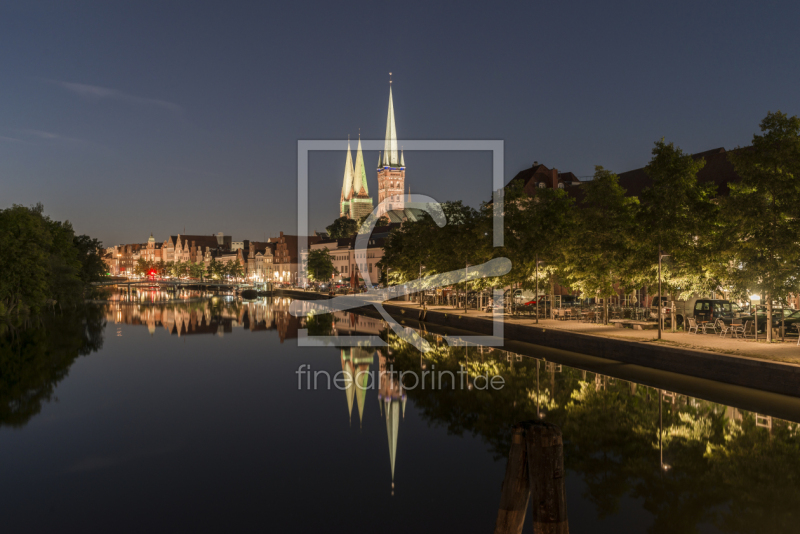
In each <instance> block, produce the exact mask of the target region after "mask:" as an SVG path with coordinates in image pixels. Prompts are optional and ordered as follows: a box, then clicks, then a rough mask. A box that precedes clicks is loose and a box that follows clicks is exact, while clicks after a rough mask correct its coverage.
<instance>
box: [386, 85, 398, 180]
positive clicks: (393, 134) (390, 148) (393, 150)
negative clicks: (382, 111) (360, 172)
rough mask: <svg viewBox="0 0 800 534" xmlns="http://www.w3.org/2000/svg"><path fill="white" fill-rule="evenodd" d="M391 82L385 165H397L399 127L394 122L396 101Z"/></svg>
mask: <svg viewBox="0 0 800 534" xmlns="http://www.w3.org/2000/svg"><path fill="white" fill-rule="evenodd" d="M391 83H392V82H391V81H390V82H389V114H388V115H387V117H386V141H385V142H384V144H383V165H384V166H385V167H397V165H398V163H399V161H398V158H397V128H396V127H395V124H394V103H393V102H392V86H391Z"/></svg>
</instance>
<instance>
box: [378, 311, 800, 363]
mask: <svg viewBox="0 0 800 534" xmlns="http://www.w3.org/2000/svg"><path fill="white" fill-rule="evenodd" d="M391 304H392V305H395V306H401V307H403V308H409V316H410V317H417V314H418V311H419V309H420V308H419V305H418V304H417V303H415V302H406V301H394V300H393V301H391ZM412 310H413V311H412ZM428 310H433V311H437V312H441V313H447V314H451V315H464V310H463V309H461V310H458V309H455V308H453V307H451V306H428ZM466 315H467V316H469V317H480V318H484V319H489V320H491V318H492V314H491V313H485V312H482V311H478V310H469V312H468V313H467V314H466ZM504 320H505V321H506V323H509V324H520V325H525V326H535V327H536V328H542V329H552V330H562V331H566V332H576V333H581V334H589V335H594V336H602V337H607V338H613V339H620V340H630V341H637V342H652V343H662V344H664V345H667V346H673V347H682V348H687V349H695V350H705V351H710V352H717V353H721V354H732V355H736V356H746V357H749V358H759V359H764V360H771V361H776V362H789V363H794V364H800V346H797V337H791V338H787V340H786V341H784V342H781V341H780V340H778V341H776V342H773V343H769V344H768V343H766V342H765V340H764V338H763V336H764V334H761V336H762V337H761V338H760V339H759V340H758V342H756V341H755V340H753V339H752V338H750V339H741V338H733V339H732V338H730V337H725V338H721V337H720V336H719V335H714V334H711V333H709V334H703V333H702V332H701V333H699V334H687V333H684V332H676V333H674V334H673V333H672V332H670V331H669V330H665V331H664V332H663V333H662V340H661V341H658V339H657V336H658V331H657V330H633V329H630V328H615V327H614V326H612V325H608V326H605V325H602V324H594V323H582V322H580V321H575V320H571V321H561V320H553V319H541V318H540V319H539V324H538V325H536V324H534V323H535V319H533V318H529V317H528V316H522V317H515V316H511V315H504Z"/></svg>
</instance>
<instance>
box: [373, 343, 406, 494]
mask: <svg viewBox="0 0 800 534" xmlns="http://www.w3.org/2000/svg"><path fill="white" fill-rule="evenodd" d="M378 354H379V355H380V388H379V390H378V401H379V403H380V405H381V408H382V410H381V414H382V415H383V416H384V417H385V418H386V435H387V437H388V439H389V463H390V465H391V469H392V495H394V466H395V460H396V458H397V434H398V431H399V429H400V419H401V418H402V417H404V416H405V412H406V394H405V391H403V386H402V385H401V384H400V381H399V380H397V377H396V376H395V374H394V373H390V372H389V371H390V369H389V366H388V363H387V359H386V356H384V355H383V354H382V353H380V352H379V353H378Z"/></svg>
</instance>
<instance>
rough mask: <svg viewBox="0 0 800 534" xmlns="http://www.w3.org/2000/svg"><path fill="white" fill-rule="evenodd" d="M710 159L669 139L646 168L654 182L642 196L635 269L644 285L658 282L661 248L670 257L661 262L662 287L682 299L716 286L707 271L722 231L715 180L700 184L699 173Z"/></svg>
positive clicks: (659, 143) (658, 145) (656, 149)
mask: <svg viewBox="0 0 800 534" xmlns="http://www.w3.org/2000/svg"><path fill="white" fill-rule="evenodd" d="M704 165H705V160H703V159H695V158H693V157H692V156H691V155H689V154H684V153H683V151H682V150H681V149H680V148H678V147H676V146H675V145H673V144H672V143H666V142H665V141H664V139H661V140H660V141H657V142H656V144H655V147H653V158H652V159H651V160H650V163H649V164H648V165H647V167H646V168H645V172H647V174H648V175H649V176H650V178H651V179H652V180H653V184H652V186H650V187H648V188H646V189H645V190H644V191H643V192H642V195H641V197H640V202H641V208H640V210H639V214H638V215H637V218H636V219H637V224H636V229H637V230H638V239H637V241H638V243H639V245H641V246H640V247H639V249H638V252H639V254H638V255H637V258H636V259H637V262H638V264H637V265H636V269H637V271H638V275H639V277H640V280H639V281H640V283H641V284H642V285H648V286H654V285H656V284H657V283H658V278H657V273H658V253H659V252H658V251H659V249H660V250H661V251H662V253H663V254H667V255H669V261H668V262H666V263H665V264H664V265H663V266H662V288H663V289H664V290H665V291H668V292H670V293H674V292H676V291H677V292H679V293H681V294H682V296H683V297H686V296H689V295H690V294H691V293H693V292H700V293H705V292H707V291H709V290H711V289H715V287H716V284H717V281H716V280H714V279H713V278H710V277H708V276H707V274H706V273H705V270H704V267H705V266H706V264H707V263H708V261H709V258H710V257H711V250H710V248H709V247H710V244H711V242H712V239H711V238H712V236H713V235H714V234H715V232H717V230H718V228H717V224H716V223H717V214H718V208H717V204H716V203H715V202H714V197H715V194H716V191H715V185H714V184H713V183H705V184H701V183H699V182H698V181H697V173H698V172H699V171H700V170H701V169H702V168H703V166H704Z"/></svg>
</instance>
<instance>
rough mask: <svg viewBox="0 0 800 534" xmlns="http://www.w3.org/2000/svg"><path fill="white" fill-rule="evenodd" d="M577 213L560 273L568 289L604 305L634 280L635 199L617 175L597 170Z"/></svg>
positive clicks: (583, 186)
mask: <svg viewBox="0 0 800 534" xmlns="http://www.w3.org/2000/svg"><path fill="white" fill-rule="evenodd" d="M581 188H582V189H583V198H582V200H581V202H580V204H579V205H578V207H579V209H578V210H576V225H577V228H576V231H575V232H573V233H572V234H571V236H570V238H569V239H567V240H566V241H565V247H564V257H563V258H564V259H563V268H562V271H563V273H564V274H565V275H566V277H567V279H568V280H569V282H570V285H571V286H572V287H574V288H576V289H579V290H580V291H581V292H582V293H583V295H584V296H585V297H591V296H597V297H599V298H602V299H604V301H605V305H606V313H605V314H604V316H605V319H604V320H605V321H607V320H608V313H607V312H608V299H609V298H610V297H612V296H614V295H616V294H617V292H616V287H615V286H617V287H619V286H625V284H626V283H627V282H628V281H629V280H630V279H631V278H632V268H631V260H632V257H633V255H634V252H635V250H636V246H637V245H636V239H635V237H636V236H635V224H636V214H637V211H638V208H639V200H638V199H637V198H636V197H629V196H626V195H625V189H624V188H623V187H622V186H621V185H620V184H619V176H617V175H616V174H614V173H612V172H611V171H608V170H606V169H604V168H603V167H600V166H598V167H596V168H595V173H594V179H593V180H591V181H588V182H585V183H584V184H583V185H582V186H581Z"/></svg>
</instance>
